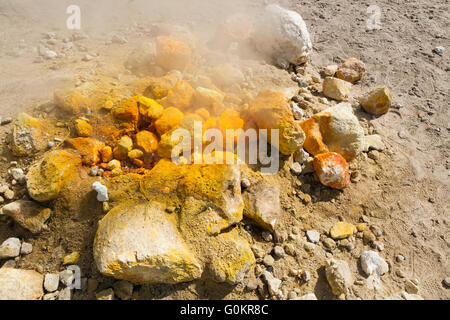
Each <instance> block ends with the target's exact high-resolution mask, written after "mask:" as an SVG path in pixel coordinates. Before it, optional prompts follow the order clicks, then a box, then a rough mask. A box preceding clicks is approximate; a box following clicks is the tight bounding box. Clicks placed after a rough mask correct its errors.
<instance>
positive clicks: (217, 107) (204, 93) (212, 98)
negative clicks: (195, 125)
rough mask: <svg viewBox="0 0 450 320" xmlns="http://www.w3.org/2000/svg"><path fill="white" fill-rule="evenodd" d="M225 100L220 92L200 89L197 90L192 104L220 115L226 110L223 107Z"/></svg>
mask: <svg viewBox="0 0 450 320" xmlns="http://www.w3.org/2000/svg"><path fill="white" fill-rule="evenodd" d="M224 98H225V96H224V95H223V94H222V93H220V92H218V91H215V90H211V89H207V88H203V87H198V88H197V89H196V90H195V94H194V98H193V103H192V104H193V105H195V107H196V108H204V109H206V110H210V111H213V112H215V113H218V112H219V111H221V110H223V109H224V108H225V107H224V105H223V100H224Z"/></svg>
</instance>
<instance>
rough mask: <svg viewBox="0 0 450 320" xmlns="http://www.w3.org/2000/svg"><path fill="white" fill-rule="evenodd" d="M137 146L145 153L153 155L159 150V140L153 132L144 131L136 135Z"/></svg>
mask: <svg viewBox="0 0 450 320" xmlns="http://www.w3.org/2000/svg"><path fill="white" fill-rule="evenodd" d="M136 146H137V147H138V148H140V149H141V150H142V151H143V152H144V153H147V154H149V153H153V152H155V151H156V150H157V149H158V138H157V137H156V136H155V135H154V134H153V133H152V132H150V131H146V130H142V131H140V132H138V133H137V134H136Z"/></svg>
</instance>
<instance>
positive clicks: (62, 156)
mask: <svg viewBox="0 0 450 320" xmlns="http://www.w3.org/2000/svg"><path fill="white" fill-rule="evenodd" d="M80 166H81V157H80V155H78V154H76V153H74V152H71V151H67V150H55V151H50V152H47V153H46V154H45V155H44V157H43V158H42V159H40V160H38V161H37V162H35V163H34V164H33V165H32V166H31V167H30V169H29V170H28V174H27V188H28V193H29V194H30V196H31V197H32V198H33V199H34V200H36V201H39V202H45V201H50V200H53V199H55V198H56V197H57V196H58V194H59V192H60V191H61V189H62V188H63V187H65V186H66V185H67V184H68V183H69V182H70V180H71V178H72V177H73V175H75V174H76V173H77V170H78V167H80Z"/></svg>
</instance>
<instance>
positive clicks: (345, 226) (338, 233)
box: [330, 221, 356, 240]
mask: <svg viewBox="0 0 450 320" xmlns="http://www.w3.org/2000/svg"><path fill="white" fill-rule="evenodd" d="M355 231H356V227H355V226H354V225H352V224H351V223H348V222H344V221H339V222H337V223H335V224H334V225H333V226H332V227H331V229H330V236H331V237H332V238H333V239H334V240H340V239H345V238H348V237H350V236H352V235H353V233H355Z"/></svg>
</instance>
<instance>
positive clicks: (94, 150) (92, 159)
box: [67, 138, 105, 166]
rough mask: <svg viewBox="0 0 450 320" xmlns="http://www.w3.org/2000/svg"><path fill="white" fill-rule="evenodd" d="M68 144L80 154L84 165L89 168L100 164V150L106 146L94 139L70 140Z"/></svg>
mask: <svg viewBox="0 0 450 320" xmlns="http://www.w3.org/2000/svg"><path fill="white" fill-rule="evenodd" d="M67 144H68V145H69V147H71V148H73V149H75V150H77V151H78V152H79V153H80V155H81V159H82V161H83V164H85V165H88V166H92V165H95V164H97V163H99V162H100V150H101V149H102V148H103V147H104V146H105V145H104V144H103V143H102V142H100V141H98V140H96V139H92V138H75V139H70V140H68V141H67Z"/></svg>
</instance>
